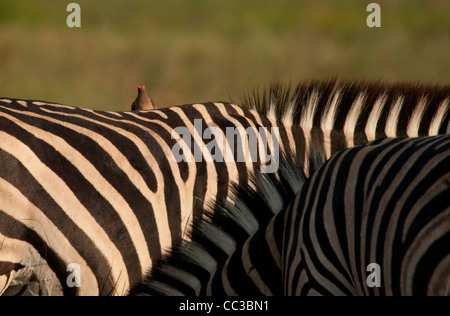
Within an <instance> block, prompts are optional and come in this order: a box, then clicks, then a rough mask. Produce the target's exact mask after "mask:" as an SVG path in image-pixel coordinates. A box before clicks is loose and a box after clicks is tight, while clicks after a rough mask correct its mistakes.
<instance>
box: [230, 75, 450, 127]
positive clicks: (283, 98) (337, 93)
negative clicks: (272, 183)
mask: <svg viewBox="0 0 450 316" xmlns="http://www.w3.org/2000/svg"><path fill="white" fill-rule="evenodd" d="M358 98H360V102H359V103H360V104H361V107H362V108H363V109H364V112H370V109H371V108H373V107H374V106H375V104H376V101H377V100H380V98H382V99H383V100H384V101H385V104H386V105H385V107H384V109H383V112H382V114H381V115H384V117H386V116H387V114H388V113H389V112H390V109H391V108H393V107H394V106H395V104H396V102H397V100H399V99H400V100H402V101H403V106H402V109H401V111H402V115H401V116H400V117H401V118H403V119H404V120H407V119H410V118H411V116H412V113H413V112H414V110H415V108H416V107H417V106H419V105H420V104H421V101H422V102H423V100H425V101H426V104H425V106H426V109H429V108H435V109H437V108H438V107H439V106H441V105H442V104H444V105H443V107H444V109H445V106H446V107H447V109H446V110H447V111H448V107H449V106H450V85H439V84H421V83H408V82H397V83H387V82H384V81H375V82H369V81H340V80H337V79H330V80H327V81H309V82H303V83H299V84H297V85H292V84H281V83H274V84H272V85H270V86H269V87H267V88H265V89H255V90H253V91H249V92H247V94H246V95H244V96H243V97H241V98H240V99H238V100H234V103H236V104H238V105H240V106H242V107H244V108H246V109H250V110H252V109H253V110H256V111H257V112H258V113H259V114H261V115H267V116H269V117H271V118H272V119H276V120H278V121H282V122H283V123H288V124H295V125H298V124H301V123H302V122H303V121H304V120H305V119H310V120H312V121H313V122H314V124H318V123H319V122H321V120H322V119H323V118H324V117H325V114H328V112H329V110H330V105H331V104H332V103H335V102H337V105H338V106H337V107H336V113H335V115H334V122H343V121H344V120H343V118H345V117H347V114H348V113H349V111H350V109H351V107H352V105H353V104H354V102H356V101H358ZM445 103H446V105H445ZM360 113H362V112H361V111H360ZM433 114H434V113H427V111H425V113H424V119H425V120H426V121H428V120H431V116H432V115H433ZM444 114H445V113H444ZM364 115H367V116H368V113H367V114H361V116H364ZM448 115H449V113H448V112H447V117H448ZM428 116H430V118H429V119H428ZM382 117H383V116H382ZM444 117H445V116H444ZM366 118H367V117H366ZM398 123H399V124H406V122H398Z"/></svg>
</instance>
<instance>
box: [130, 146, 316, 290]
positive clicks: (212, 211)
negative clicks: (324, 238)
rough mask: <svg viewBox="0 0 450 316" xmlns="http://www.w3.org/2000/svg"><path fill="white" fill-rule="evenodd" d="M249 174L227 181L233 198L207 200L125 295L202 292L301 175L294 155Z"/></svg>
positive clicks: (274, 211) (265, 221) (273, 212)
mask: <svg viewBox="0 0 450 316" xmlns="http://www.w3.org/2000/svg"><path fill="white" fill-rule="evenodd" d="M323 162H324V160H323V158H321V157H320V156H318V157H317V158H312V159H311V163H310V165H311V166H312V167H313V168H314V167H317V168H318V167H319V166H321V165H322V164H323ZM249 178H250V181H249V182H250V183H251V184H247V185H242V186H238V185H236V184H233V185H232V189H231V190H232V195H233V196H234V201H233V203H231V202H229V201H227V200H222V201H217V203H216V204H215V205H214V206H212V205H209V206H208V207H207V209H206V210H205V213H204V214H203V216H202V217H198V218H196V219H195V220H194V221H193V224H192V229H191V231H190V233H189V238H188V240H189V241H183V242H180V243H179V244H178V245H176V246H174V247H173V249H172V250H171V251H169V253H168V254H166V255H165V256H164V257H163V258H162V259H161V260H160V261H159V262H158V263H156V264H155V265H154V267H153V269H152V270H151V271H150V272H149V273H148V274H147V277H146V278H145V280H144V281H143V282H142V283H140V284H138V285H136V286H134V287H133V288H132V289H131V290H130V292H129V295H138V296H141V295H157V296H159V295H163V296H166V295H168V296H178V295H199V294H204V292H205V290H206V289H205V286H206V285H207V283H208V281H209V280H210V278H211V277H212V275H213V274H214V273H215V271H216V270H217V269H218V268H220V267H221V266H223V264H224V263H225V261H226V260H227V259H228V258H230V257H231V256H232V255H233V253H235V252H236V251H238V249H240V248H242V246H243V245H244V244H245V242H246V241H247V240H249V239H250V238H251V237H252V236H253V235H254V234H255V233H256V232H257V231H258V230H261V229H264V228H265V227H266V226H267V224H268V222H269V221H270V220H271V219H272V218H273V217H274V216H275V215H276V214H277V213H278V212H280V211H281V210H282V209H283V208H284V207H286V206H287V204H288V203H289V202H290V201H291V200H292V199H293V198H294V196H295V195H296V193H297V192H298V191H299V190H300V188H301V187H302V185H303V183H304V182H305V180H306V176H305V174H304V172H303V167H302V164H301V163H300V162H299V161H298V160H297V158H296V156H295V155H294V154H284V155H283V156H282V157H280V164H279V172H278V177H277V176H276V175H275V174H261V173H259V172H255V173H252V174H251V175H250V177H249ZM252 184H253V186H252Z"/></svg>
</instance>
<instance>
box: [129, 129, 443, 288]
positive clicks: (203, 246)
mask: <svg viewBox="0 0 450 316" xmlns="http://www.w3.org/2000/svg"><path fill="white" fill-rule="evenodd" d="M293 162H294V163H293ZM317 162H318V163H320V160H319V161H317ZM302 169H303V168H302V166H301V165H299V164H295V159H288V160H287V161H285V162H281V163H280V179H279V180H278V179H275V178H274V177H270V176H264V177H261V176H258V175H257V176H256V188H257V189H256V190H254V189H252V188H250V187H238V188H237V189H236V191H237V193H236V203H235V205H231V204H229V203H227V202H224V203H223V204H222V205H221V206H219V207H217V208H216V209H215V210H214V211H213V212H211V217H210V219H209V220H203V221H199V222H196V223H194V230H193V233H192V234H193V236H192V240H191V241H189V242H186V243H184V244H182V245H180V246H179V247H177V248H175V249H173V250H172V254H171V255H170V256H168V257H167V258H166V259H165V260H163V261H162V262H161V263H160V265H159V266H158V268H156V269H154V270H153V271H152V273H151V274H150V275H149V277H148V279H147V281H146V282H145V283H143V284H141V285H140V286H137V287H135V288H134V289H132V291H131V293H130V294H131V295H181V294H183V295H215V296H217V295H450V292H449V285H450V265H449V264H448V262H449V261H448V260H449V258H450V248H449V247H448V245H449V242H450V239H449V238H450V200H449V199H448V197H449V196H450V136H435V137H425V138H413V139H403V138H398V139H383V140H378V141H375V142H373V143H371V144H369V145H364V146H361V147H356V148H352V149H348V150H344V151H342V152H340V153H338V154H337V155H336V156H334V157H333V158H332V159H330V160H329V161H328V162H326V163H325V164H324V165H323V166H322V167H321V168H319V169H318V171H316V172H315V173H313V175H312V176H311V178H310V179H308V180H306V182H305V176H304V174H303V173H302ZM303 183H304V184H303ZM299 187H301V190H300V191H299V193H298V194H297V195H296V196H294V195H293V193H292V192H293V191H295V190H296V188H299ZM372 263H376V264H378V265H379V267H380V278H381V282H380V283H381V287H374V288H371V287H369V286H368V284H367V283H366V280H367V276H368V274H369V273H368V272H367V271H366V269H367V267H368V265H369V264H372Z"/></svg>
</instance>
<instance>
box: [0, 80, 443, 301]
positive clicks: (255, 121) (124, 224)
mask: <svg viewBox="0 0 450 316" xmlns="http://www.w3.org/2000/svg"><path fill="white" fill-rule="evenodd" d="M263 95H264V94H263ZM267 95H268V96H269V98H266V99H265V98H264V97H261V99H260V100H259V101H258V97H257V96H256V95H255V96H253V97H249V98H248V100H251V102H247V103H246V102H244V103H242V107H240V106H236V105H232V104H228V103H203V104H193V105H185V106H178V107H171V108H167V109H160V110H154V111H141V112H100V111H93V110H86V109H80V108H75V107H71V106H65V105H58V104H53V103H48V102H41V101H25V100H15V99H0V162H1V164H2V171H0V172H1V175H0V182H1V183H0V187H1V189H0V191H1V192H0V193H1V194H0V198H1V199H2V202H1V204H0V205H1V207H0V216H1V217H2V220H1V221H0V234H1V235H0V238H1V241H2V242H1V243H0V245H1V248H0V273H1V275H0V292H3V291H4V289H5V286H6V285H9V282H10V281H11V280H14V279H16V280H18V279H20V277H24V275H25V278H28V279H37V280H45V282H44V281H42V282H41V287H42V288H41V289H40V291H41V294H48V293H50V294H51V293H54V290H53V289H54V288H55V287H56V288H58V290H57V292H58V291H59V292H62V293H65V294H80V295H81V294H123V293H125V292H126V291H127V290H128V287H129V286H130V285H133V284H135V283H137V282H139V281H140V280H141V279H142V277H143V276H144V275H145V272H146V271H147V270H148V269H150V268H151V266H152V262H154V261H155V260H158V259H159V258H160V257H161V255H162V253H164V251H165V249H167V248H170V247H171V246H173V245H174V244H175V243H176V242H177V241H178V240H179V238H180V237H181V236H182V235H183V234H184V232H185V229H186V227H188V226H189V223H190V222H191V220H192V218H196V217H198V216H200V215H201V214H202V212H203V209H204V206H205V202H207V201H215V200H216V199H218V200H223V199H227V198H228V199H231V193H232V192H231V191H230V188H229V187H230V183H233V182H234V183H238V184H240V185H246V184H248V173H249V172H252V171H253V170H255V169H257V167H258V166H259V165H260V163H259V162H254V163H253V162H250V161H245V162H236V159H235V160H234V161H232V162H207V159H206V158H207V157H203V158H204V159H203V160H202V161H201V162H181V163H177V162H176V161H174V159H172V157H171V154H172V153H171V149H172V148H173V146H174V145H175V144H176V142H177V139H172V137H171V136H172V132H173V129H174V128H176V127H186V128H187V129H188V130H189V132H190V135H191V136H192V143H193V144H195V145H196V146H199V143H196V141H198V140H197V139H195V137H194V135H195V132H194V123H193V122H194V120H195V119H201V120H202V122H203V127H202V128H203V130H205V129H206V128H207V127H212V126H214V127H218V128H219V129H220V130H222V132H223V133H224V134H225V132H226V129H227V127H234V128H236V127H242V128H243V129H246V128H248V127H250V128H255V129H258V128H259V127H265V128H267V129H268V130H270V128H272V127H279V132H280V133H279V137H280V152H282V151H283V150H285V149H286V151H289V150H292V151H294V152H295V154H296V155H297V157H298V158H299V159H300V160H301V161H302V162H303V164H304V165H305V171H306V172H308V170H309V166H308V164H309V157H310V156H311V152H313V153H314V152H315V153H316V154H318V155H325V156H327V157H328V156H330V155H331V154H333V153H335V152H337V151H338V150H341V149H343V148H347V147H349V146H353V145H358V144H361V143H365V142H367V141H369V140H371V137H382V136H384V135H386V134H388V133H390V131H392V130H395V133H396V135H403V134H408V133H409V134H411V135H413V134H414V135H415V134H419V135H422V134H424V135H427V134H437V133H441V132H443V131H444V132H445V131H446V129H448V128H447V126H448V125H449V111H448V108H449V99H450V88H449V87H441V86H427V87H425V86H417V85H387V84H357V83H338V82H334V81H331V82H326V83H309V84H305V85H302V86H299V87H298V88H296V89H295V90H289V89H284V88H280V87H278V88H276V89H275V88H272V89H269V90H268V94H267ZM380 95H381V96H383V97H380ZM377 96H378V97H377ZM380 100H381V101H383V102H381V101H380ZM399 100H401V102H400V101H399ZM381 103H382V105H380V104H381ZM424 109H426V111H425V110H424ZM366 112H367V113H375V114H373V115H369V114H367V115H366V114H364V113H366ZM366 116H367V117H369V116H370V117H371V118H372V119H364V118H365V117H366ZM395 125H397V127H396V128H395V127H393V126H395ZM374 131H375V133H374ZM367 135H369V136H367ZM200 142H203V145H206V144H207V142H208V140H200ZM225 146H226V144H225ZM222 149H223V148H222ZM68 263H79V264H80V266H81V270H82V275H83V276H82V281H83V283H82V286H81V288H76V289H72V288H68V287H67V286H66V284H65V278H66V276H67V274H68V273H67V271H66V267H67V264H68ZM18 266H24V267H25V268H22V269H17V267H18ZM13 276H14V277H13ZM55 284H59V287H58V286H57V285H55Z"/></svg>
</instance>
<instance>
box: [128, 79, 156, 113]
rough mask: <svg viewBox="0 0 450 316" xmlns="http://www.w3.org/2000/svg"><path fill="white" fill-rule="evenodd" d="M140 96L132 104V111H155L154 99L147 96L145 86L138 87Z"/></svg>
mask: <svg viewBox="0 0 450 316" xmlns="http://www.w3.org/2000/svg"><path fill="white" fill-rule="evenodd" d="M137 90H138V95H137V97H136V99H135V100H134V101H133V103H132V104H131V111H148V110H153V109H155V108H156V107H155V105H154V104H153V101H152V99H150V97H149V96H148V94H147V91H146V90H145V86H139V85H138V86H137Z"/></svg>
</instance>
